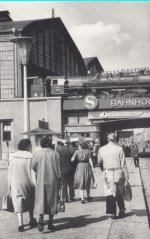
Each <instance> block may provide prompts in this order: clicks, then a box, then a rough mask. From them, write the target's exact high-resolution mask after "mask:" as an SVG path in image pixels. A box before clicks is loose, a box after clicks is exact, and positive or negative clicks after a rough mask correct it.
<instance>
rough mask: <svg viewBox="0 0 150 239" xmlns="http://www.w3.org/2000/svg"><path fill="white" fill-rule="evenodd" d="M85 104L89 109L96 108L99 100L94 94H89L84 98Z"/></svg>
mask: <svg viewBox="0 0 150 239" xmlns="http://www.w3.org/2000/svg"><path fill="white" fill-rule="evenodd" d="M83 105H84V107H85V108H86V109H88V110H94V109H95V108H96V107H97V105H98V100H97V98H96V97H95V96H94V95H87V96H86V97H85V98H84V101H83Z"/></svg>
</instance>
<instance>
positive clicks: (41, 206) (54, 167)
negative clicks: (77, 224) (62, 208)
mask: <svg viewBox="0 0 150 239" xmlns="http://www.w3.org/2000/svg"><path fill="white" fill-rule="evenodd" d="M41 147H42V148H41V149H40V150H39V151H37V152H36V153H35V155H34V157H33V160H32V163H31V165H32V168H33V170H34V171H35V172H36V188H35V212H36V213H37V214H39V221H38V230H39V231H40V232H42V231H43V230H44V214H49V223H48V229H49V230H53V231H54V230H55V226H54V225H53V224H52V222H53V217H54V214H57V213H58V194H59V184H60V180H61V170H60V159H59V154H58V153H57V152H56V151H54V150H53V149H51V148H52V138H51V137H50V136H45V137H43V139H42V140H41Z"/></svg>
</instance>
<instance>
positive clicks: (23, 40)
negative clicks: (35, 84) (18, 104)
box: [10, 36, 36, 138]
mask: <svg viewBox="0 0 150 239" xmlns="http://www.w3.org/2000/svg"><path fill="white" fill-rule="evenodd" d="M10 41H11V42H13V43H15V44H17V45H18V46H19V52H20V58H21V62H22V65H23V76H24V78H23V79H24V80H23V82H24V84H23V85H24V132H26V131H28V100H27V65H28V61H29V55H30V49H31V44H32V43H35V42H36V40H35V39H34V38H32V37H26V36H19V37H14V38H12V39H11V40H10ZM24 137H25V138H26V137H27V136H26V135H25V136H24Z"/></svg>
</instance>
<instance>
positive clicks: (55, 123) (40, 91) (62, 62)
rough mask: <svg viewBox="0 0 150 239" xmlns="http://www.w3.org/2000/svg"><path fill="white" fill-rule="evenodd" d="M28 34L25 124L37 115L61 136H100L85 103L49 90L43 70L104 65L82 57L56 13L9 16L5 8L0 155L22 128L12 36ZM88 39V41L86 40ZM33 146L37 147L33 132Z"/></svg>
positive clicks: (76, 71) (19, 73) (0, 15)
mask: <svg viewBox="0 0 150 239" xmlns="http://www.w3.org/2000/svg"><path fill="white" fill-rule="evenodd" d="M18 36H29V37H34V38H36V39H37V41H36V43H34V44H32V47H31V52H30V58H29V63H28V66H27V76H28V78H27V92H28V123H29V130H32V129H35V128H37V127H38V126H39V125H38V124H39V123H38V121H39V120H40V121H42V120H44V121H45V122H48V124H49V129H51V130H54V131H57V132H60V133H61V134H62V136H63V137H65V136H70V135H71V134H73V133H75V132H76V133H80V134H81V135H83V136H85V137H95V138H99V126H98V125H92V124H91V121H90V120H89V119H88V109H86V108H85V107H81V108H80V109H79V110H78V109H76V106H73V105H76V103H75V102H76V100H75V99H72V101H71V102H70V101H68V100H64V98H63V97H62V96H56V97H54V96H51V92H50V83H49V81H47V82H46V81H45V78H46V77H47V76H54V77H56V76H58V77H59V76H64V77H65V76H73V77H75V76H86V75H87V74H88V75H91V76H94V75H96V74H98V73H101V72H102V71H103V68H102V66H101V64H100V62H99V60H98V59H97V57H89V58H83V57H82V55H81V53H80V52H79V50H78V48H77V46H76V45H75V43H74V41H73V39H72V38H71V36H70V34H69V33H68V31H67V29H66V27H65V25H64V24H63V22H62V20H61V19H60V18H49V19H37V20H27V21H13V20H12V19H11V17H10V14H9V12H8V11H3V12H0V106H1V107H0V159H7V157H8V154H9V153H12V152H14V151H16V150H17V145H18V142H19V141H20V140H21V139H22V138H23V135H22V133H24V126H23V125H24V118H23V115H24V105H23V101H24V99H23V97H24V92H23V66H22V63H21V59H20V55H19V49H18V46H17V45H16V44H14V43H12V42H11V41H10V40H11V39H12V38H13V37H18ZM85 44H86V42H85ZM30 139H31V141H32V151H33V152H34V151H35V144H36V142H35V138H34V136H31V137H30Z"/></svg>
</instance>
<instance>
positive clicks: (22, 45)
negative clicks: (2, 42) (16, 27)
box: [11, 36, 36, 65]
mask: <svg viewBox="0 0 150 239" xmlns="http://www.w3.org/2000/svg"><path fill="white" fill-rule="evenodd" d="M11 42H13V43H16V44H18V46H19V51H20V58H21V61H22V64H23V65H27V64H28V61H29V55H30V49H31V44H32V43H35V42H36V40H35V39H33V38H32V37H25V36H19V37H14V38H12V39H11Z"/></svg>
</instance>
